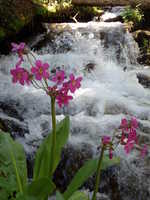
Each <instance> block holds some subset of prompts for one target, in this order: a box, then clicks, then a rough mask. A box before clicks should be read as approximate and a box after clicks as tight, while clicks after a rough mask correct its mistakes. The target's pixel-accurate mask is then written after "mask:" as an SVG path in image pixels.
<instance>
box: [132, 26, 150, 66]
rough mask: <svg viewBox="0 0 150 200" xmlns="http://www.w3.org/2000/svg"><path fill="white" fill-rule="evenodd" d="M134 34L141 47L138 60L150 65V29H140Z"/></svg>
mask: <svg viewBox="0 0 150 200" xmlns="http://www.w3.org/2000/svg"><path fill="white" fill-rule="evenodd" d="M133 36H134V38H135V41H136V42H137V43H138V45H139V48H140V56H139V58H138V62H139V63H141V64H146V65H150V30H149V29H148V30H138V31H136V32H134V33H133Z"/></svg>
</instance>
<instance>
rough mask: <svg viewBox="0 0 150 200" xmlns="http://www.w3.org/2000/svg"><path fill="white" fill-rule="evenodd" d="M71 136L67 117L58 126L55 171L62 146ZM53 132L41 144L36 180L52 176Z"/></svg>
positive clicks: (36, 165) (35, 173)
mask: <svg viewBox="0 0 150 200" xmlns="http://www.w3.org/2000/svg"><path fill="white" fill-rule="evenodd" d="M68 136H69V117H65V118H64V119H63V120H62V121H61V122H59V123H58V124H57V126H56V153H55V161H54V165H53V166H54V169H53V172H54V171H55V169H56V167H57V165H58V163H59V160H60V155H61V150H62V147H63V146H64V145H65V144H66V143H67V140H68ZM51 146H52V134H49V135H48V136H47V137H46V138H45V139H44V141H43V142H42V144H41V145H40V147H39V149H38V151H37V153H36V159H35V167H34V176H33V178H34V180H36V179H38V178H42V177H48V176H50V163H51Z"/></svg>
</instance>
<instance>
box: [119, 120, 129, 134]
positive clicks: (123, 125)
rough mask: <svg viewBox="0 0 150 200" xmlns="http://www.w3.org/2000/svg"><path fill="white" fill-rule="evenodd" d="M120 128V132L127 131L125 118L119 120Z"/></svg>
mask: <svg viewBox="0 0 150 200" xmlns="http://www.w3.org/2000/svg"><path fill="white" fill-rule="evenodd" d="M120 128H121V129H122V131H128V121H127V120H126V119H125V118H123V119H122V120H121V125H120Z"/></svg>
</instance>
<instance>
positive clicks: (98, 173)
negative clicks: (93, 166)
mask: <svg viewBox="0 0 150 200" xmlns="http://www.w3.org/2000/svg"><path fill="white" fill-rule="evenodd" d="M104 151H105V145H103V146H102V150H101V153H100V157H99V161H98V167H97V172H96V181H95V188H94V192H93V197H92V200H96V194H97V192H98V187H99V184H100V177H101V165H102V160H103V156H104Z"/></svg>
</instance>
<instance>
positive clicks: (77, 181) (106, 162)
mask: <svg viewBox="0 0 150 200" xmlns="http://www.w3.org/2000/svg"><path fill="white" fill-rule="evenodd" d="M119 161H120V160H119V159H118V158H113V159H111V160H110V159H109V158H108V157H107V156H104V158H103V160H102V165H101V169H102V170H104V169H106V168H107V167H110V166H112V165H115V164H118V163H119ZM97 165H98V159H91V160H89V161H87V162H86V163H85V164H84V166H83V167H81V168H80V169H79V171H78V172H77V173H76V174H75V176H74V178H73V179H72V181H71V183H70V184H69V186H68V187H67V190H66V191H65V193H64V198H65V199H68V198H69V197H70V196H71V195H72V194H73V193H74V192H75V191H76V190H77V189H78V188H79V187H81V186H82V185H83V183H84V182H85V181H86V180H87V179H88V178H89V177H90V176H92V175H93V174H94V173H95V172H96V169H97Z"/></svg>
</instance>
